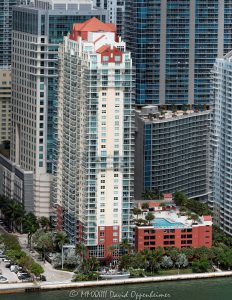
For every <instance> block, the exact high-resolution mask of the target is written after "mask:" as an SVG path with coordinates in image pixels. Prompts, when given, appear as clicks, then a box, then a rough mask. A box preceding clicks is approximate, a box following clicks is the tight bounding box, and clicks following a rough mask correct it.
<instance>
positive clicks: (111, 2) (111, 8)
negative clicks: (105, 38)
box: [93, 0, 125, 35]
mask: <svg viewBox="0 0 232 300" xmlns="http://www.w3.org/2000/svg"><path fill="white" fill-rule="evenodd" d="M93 3H94V5H96V6H97V7H101V8H104V9H106V10H108V12H109V21H110V22H111V23H113V24H116V25H117V32H118V34H119V35H123V33H124V13H125V0H93Z"/></svg>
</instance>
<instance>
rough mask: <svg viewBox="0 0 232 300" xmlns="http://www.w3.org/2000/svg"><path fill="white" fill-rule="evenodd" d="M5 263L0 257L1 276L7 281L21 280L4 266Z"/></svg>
mask: <svg viewBox="0 0 232 300" xmlns="http://www.w3.org/2000/svg"><path fill="white" fill-rule="evenodd" d="M5 265H6V263H5V262H3V261H2V258H0V269H1V271H2V276H4V277H6V278H7V279H8V282H9V283H15V282H21V281H20V280H19V279H18V277H17V275H16V274H15V272H11V271H10V269H9V268H6V267H5Z"/></svg>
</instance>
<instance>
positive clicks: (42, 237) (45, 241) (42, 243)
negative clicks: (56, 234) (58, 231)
mask: <svg viewBox="0 0 232 300" xmlns="http://www.w3.org/2000/svg"><path fill="white" fill-rule="evenodd" d="M33 242H34V244H35V247H36V249H37V250H38V251H39V252H40V253H41V254H42V258H43V260H44V262H45V258H46V254H47V253H48V252H51V251H52V250H53V249H54V244H53V236H52V233H51V232H44V231H41V230H40V231H37V232H36V234H34V237H33Z"/></svg>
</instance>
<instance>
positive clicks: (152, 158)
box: [135, 106, 210, 200]
mask: <svg viewBox="0 0 232 300" xmlns="http://www.w3.org/2000/svg"><path fill="white" fill-rule="evenodd" d="M135 122H136V137H135V141H136V142H135V145H136V147H135V199H138V200H139V199H142V194H143V192H145V191H150V190H159V192H162V193H166V192H167V193H174V192H176V191H181V192H184V193H185V194H186V195H188V196H189V197H191V198H198V199H201V200H207V199H208V194H209V175H208V173H209V138H210V135H209V126H210V111H209V110H206V111H193V110H186V111H175V112H172V111H161V112H160V111H158V107H156V106H147V107H143V108H142V110H141V111H137V112H136V120H135Z"/></svg>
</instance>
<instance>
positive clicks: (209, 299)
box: [0, 278, 232, 300]
mask: <svg viewBox="0 0 232 300" xmlns="http://www.w3.org/2000/svg"><path fill="white" fill-rule="evenodd" d="M231 292H232V279H231V278H221V279H202V280H189V281H173V282H160V283H159V282H151V283H147V284H137V285H122V286H108V287H100V286H99V287H96V288H86V289H73V290H61V291H53V292H52V291H51V292H41V293H24V294H11V295H0V300H72V299H74V300H231V299H232V293H231ZM151 293H153V294H151ZM165 296H166V297H165Z"/></svg>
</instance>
